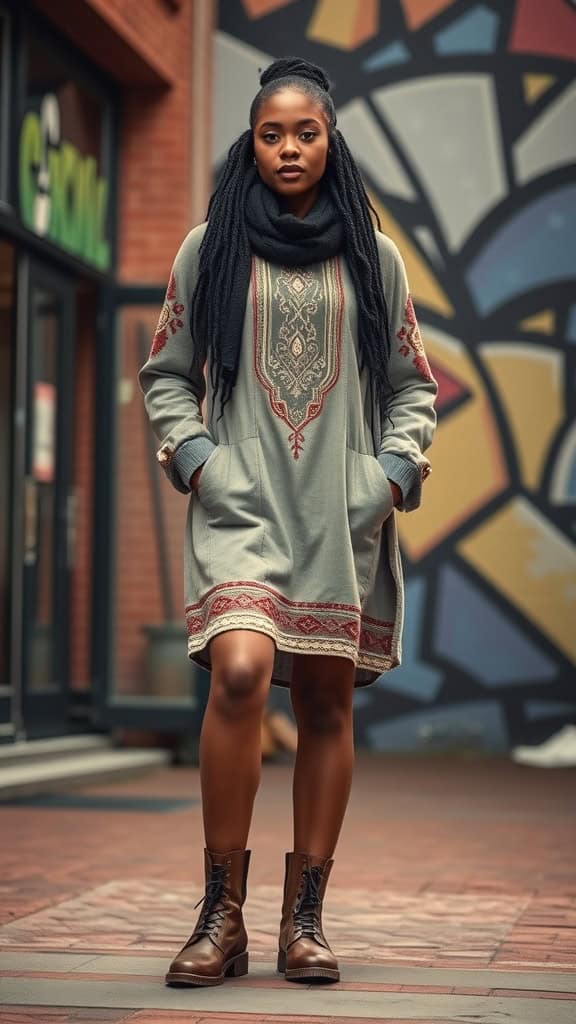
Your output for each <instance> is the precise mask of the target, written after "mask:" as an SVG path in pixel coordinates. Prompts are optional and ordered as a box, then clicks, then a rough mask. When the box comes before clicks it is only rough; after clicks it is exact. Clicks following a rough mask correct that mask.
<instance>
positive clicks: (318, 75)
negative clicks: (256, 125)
mask: <svg viewBox="0 0 576 1024" xmlns="http://www.w3.org/2000/svg"><path fill="white" fill-rule="evenodd" d="M278 78H306V79H308V81H310V82H315V83H316V85H318V86H319V87H320V89H323V90H324V91H325V92H330V80H329V78H328V76H327V74H326V72H325V71H323V70H322V68H320V67H318V65H317V64H312V63H311V62H310V61H308V60H302V58H301V57H280V58H279V59H278V60H275V61H274V63H273V64H270V66H269V67H267V68H266V69H265V70H264V71H263V72H262V74H261V75H260V85H261V86H264V85H268V84H269V83H270V82H275V81H276V80H277V79H278Z"/></svg>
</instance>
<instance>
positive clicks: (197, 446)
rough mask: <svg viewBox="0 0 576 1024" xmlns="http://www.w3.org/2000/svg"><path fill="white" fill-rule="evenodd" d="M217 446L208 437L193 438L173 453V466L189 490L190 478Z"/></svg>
mask: <svg viewBox="0 0 576 1024" xmlns="http://www.w3.org/2000/svg"><path fill="white" fill-rule="evenodd" d="M216 447H217V446H216V445H215V444H214V442H213V441H211V440H210V438H209V437H193V438H191V440H190V441H184V442H183V444H181V445H180V446H179V448H177V449H176V451H175V452H174V458H173V462H174V466H175V467H176V469H177V471H178V475H179V476H180V478H181V480H182V483H183V484H185V486H186V487H187V488H188V490H190V477H191V476H192V474H193V473H194V472H195V470H197V469H198V467H199V466H202V465H203V463H204V462H206V459H207V458H208V456H209V455H211V454H212V452H213V451H214V449H215V448H216Z"/></svg>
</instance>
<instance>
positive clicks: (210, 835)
mask: <svg viewBox="0 0 576 1024" xmlns="http://www.w3.org/2000/svg"><path fill="white" fill-rule="evenodd" d="M274 653H275V645H274V641H273V640H272V639H271V638H270V637H268V636H265V635H264V634H263V633H256V632H254V631H252V630H236V629H235V630H229V631H228V632H226V633H220V634H219V635H218V636H215V637H214V639H213V640H212V641H211V643H210V657H211V660H212V675H211V680H210V693H209V697H208V704H207V706H206V711H205V713H204V721H203V723H202V732H201V734H200V784H201V788H202V813H203V819H204V833H205V838H206V848H207V849H208V850H211V851H213V852H216V853H225V852H227V851H229V850H243V849H245V848H246V845H247V842H248V833H249V830H250V822H251V820H252V810H253V806H254V798H255V796H256V792H257V790H258V785H259V783H260V773H261V767H262V754H261V743H260V731H261V721H262V713H263V711H264V707H265V704H266V699H267V696H268V691H269V689H270V679H271V677H272V668H273V665H274Z"/></svg>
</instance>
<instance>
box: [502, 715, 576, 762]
mask: <svg viewBox="0 0 576 1024" xmlns="http://www.w3.org/2000/svg"><path fill="white" fill-rule="evenodd" d="M510 756H511V758H512V760H513V761H516V763H517V764H531V765H534V766H535V767H538V768H571V767H572V766H576V725H564V726H563V727H562V728H561V729H560V731H559V732H555V733H554V735H553V736H550V737H549V739H547V740H544V743H540V744H539V745H538V746H536V747H513V748H512V750H511V751H510Z"/></svg>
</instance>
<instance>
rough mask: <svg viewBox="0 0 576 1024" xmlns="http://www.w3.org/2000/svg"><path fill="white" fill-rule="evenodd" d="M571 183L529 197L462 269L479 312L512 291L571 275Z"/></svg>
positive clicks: (574, 195)
mask: <svg viewBox="0 0 576 1024" xmlns="http://www.w3.org/2000/svg"><path fill="white" fill-rule="evenodd" d="M575 232H576V185H572V184H570V185H565V186H564V187H563V188H559V189H557V190H556V191H554V192H549V193H547V194H546V195H544V196H540V197H539V198H538V199H535V200H534V202H532V203H531V204H530V205H529V206H527V207H526V208H525V209H524V210H521V211H520V213H517V214H516V215H515V216H514V217H512V219H511V220H510V221H509V222H508V223H506V224H504V225H503V227H501V228H500V229H499V230H498V231H497V232H496V234H495V235H494V237H493V238H492V240H491V241H490V242H489V243H488V244H487V245H486V246H485V247H484V249H483V250H482V252H481V254H480V256H478V257H477V259H475V260H474V262H473V263H472V266H471V267H470V269H469V270H468V271H467V273H466V279H467V281H468V285H469V288H470V293H471V295H472V297H473V299H474V303H475V305H476V308H477V309H478V311H479V312H480V313H481V314H483V315H484V316H486V315H488V314H489V313H492V312H493V311H494V310H495V309H497V308H498V306H501V305H502V304H503V303H504V302H508V301H509V300H510V299H513V298H515V297H516V296H517V295H522V294H523V293H525V292H529V291H530V290H531V289H533V288H540V287H542V285H545V284H552V283H554V284H558V283H560V282H561V281H570V280H573V279H574V278H575V277H576V246H575V245H574V244H573V239H574V236H575Z"/></svg>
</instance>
